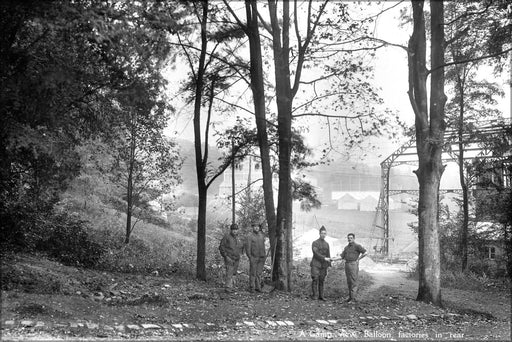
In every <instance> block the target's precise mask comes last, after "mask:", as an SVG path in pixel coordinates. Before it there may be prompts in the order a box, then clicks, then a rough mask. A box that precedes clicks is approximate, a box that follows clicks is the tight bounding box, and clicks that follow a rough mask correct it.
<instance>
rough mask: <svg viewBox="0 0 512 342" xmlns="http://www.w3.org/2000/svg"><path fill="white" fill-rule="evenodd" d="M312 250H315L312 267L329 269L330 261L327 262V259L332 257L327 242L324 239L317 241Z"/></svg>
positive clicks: (314, 242)
mask: <svg viewBox="0 0 512 342" xmlns="http://www.w3.org/2000/svg"><path fill="white" fill-rule="evenodd" d="M311 248H312V249H313V259H311V263H310V266H311V267H319V268H327V267H329V266H331V262H330V261H325V258H330V257H331V252H330V251H329V244H328V243H327V241H325V240H322V239H318V240H315V241H313V244H312V246H311Z"/></svg>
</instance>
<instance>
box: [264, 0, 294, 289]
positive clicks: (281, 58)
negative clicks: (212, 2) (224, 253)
mask: <svg viewBox="0 0 512 342" xmlns="http://www.w3.org/2000/svg"><path fill="white" fill-rule="evenodd" d="M282 5H283V17H282V24H281V25H279V23H280V21H279V19H278V17H277V4H276V2H274V1H269V11H270V22H271V26H272V34H273V37H272V44H273V51H274V66H275V75H276V76H275V78H276V98H277V122H278V127H277V132H278V140H279V192H278V199H277V232H276V237H277V243H276V255H275V263H274V269H273V270H272V279H274V280H275V282H276V283H275V286H276V288H277V289H280V290H287V291H289V290H291V287H290V284H291V265H289V264H288V262H291V260H290V259H289V254H288V253H290V252H289V251H288V249H290V248H291V245H290V244H289V243H288V241H289V240H290V238H291V234H292V187H291V185H292V184H291V174H290V172H291V170H290V157H291V147H292V146H291V121H292V98H293V95H292V91H291V87H290V59H289V54H290V47H289V28H290V7H289V3H288V1H283V2H282ZM280 26H281V27H282V31H281V29H280Z"/></svg>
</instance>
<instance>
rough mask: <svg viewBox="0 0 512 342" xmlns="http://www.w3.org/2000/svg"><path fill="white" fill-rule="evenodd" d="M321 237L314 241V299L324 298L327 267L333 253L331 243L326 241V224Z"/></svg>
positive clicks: (329, 264) (312, 261) (321, 231)
mask: <svg viewBox="0 0 512 342" xmlns="http://www.w3.org/2000/svg"><path fill="white" fill-rule="evenodd" d="M319 232H320V238H319V239H318V240H315V241H313V245H312V249H313V259H311V263H310V266H311V279H312V280H313V281H312V283H311V289H312V292H313V293H312V296H311V298H312V299H316V298H317V296H318V299H319V300H325V299H324V281H325V277H326V276H327V268H328V267H329V266H331V253H330V251H329V244H328V243H327V241H325V237H326V236H327V229H325V227H324V226H322V227H321V228H320V231H319Z"/></svg>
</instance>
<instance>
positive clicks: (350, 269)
mask: <svg viewBox="0 0 512 342" xmlns="http://www.w3.org/2000/svg"><path fill="white" fill-rule="evenodd" d="M355 239H356V236H355V235H354V234H353V233H350V234H348V235H347V240H348V245H347V246H346V247H345V249H344V250H343V252H342V253H341V258H342V259H345V275H346V276H347V285H348V299H347V302H355V301H357V299H356V294H357V282H358V280H359V279H358V278H359V260H361V259H362V258H364V257H365V256H366V255H367V254H368V252H367V251H366V249H364V248H363V246H361V245H360V244H358V243H356V241H355Z"/></svg>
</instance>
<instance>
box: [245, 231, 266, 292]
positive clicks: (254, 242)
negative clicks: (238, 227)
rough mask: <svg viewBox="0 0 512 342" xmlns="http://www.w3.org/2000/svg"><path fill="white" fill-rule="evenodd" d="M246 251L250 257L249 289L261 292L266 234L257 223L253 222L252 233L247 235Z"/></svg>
mask: <svg viewBox="0 0 512 342" xmlns="http://www.w3.org/2000/svg"><path fill="white" fill-rule="evenodd" d="M245 253H247V257H248V258H249V291H250V292H254V291H255V290H256V291H257V292H261V273H262V272H263V266H264V265H265V259H266V255H267V254H266V253H265V236H264V235H263V232H261V227H260V226H259V225H258V224H257V223H253V224H252V233H251V234H249V236H248V237H247V245H246V247H245Z"/></svg>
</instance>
